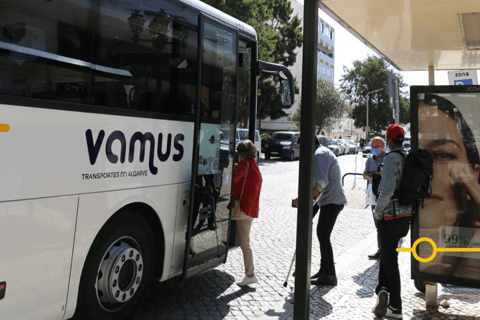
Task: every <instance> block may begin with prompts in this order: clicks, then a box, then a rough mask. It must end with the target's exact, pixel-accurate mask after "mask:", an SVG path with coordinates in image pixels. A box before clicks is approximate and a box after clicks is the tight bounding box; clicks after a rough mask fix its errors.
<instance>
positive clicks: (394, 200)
mask: <svg viewBox="0 0 480 320" xmlns="http://www.w3.org/2000/svg"><path fill="white" fill-rule="evenodd" d="M392 152H395V153H398V154H401V155H402V157H403V158H404V159H405V158H406V154H405V150H392V151H390V152H389V153H387V156H388V155H389V154H391V153H392ZM399 191H400V189H395V191H394V192H393V196H392V198H393V201H392V205H393V219H397V212H396V211H395V202H397V201H398V196H399V195H398V192H399Z"/></svg>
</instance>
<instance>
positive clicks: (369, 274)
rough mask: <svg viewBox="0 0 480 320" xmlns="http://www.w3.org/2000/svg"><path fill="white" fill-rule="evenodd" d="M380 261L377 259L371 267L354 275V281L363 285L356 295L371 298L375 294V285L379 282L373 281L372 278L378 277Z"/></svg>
mask: <svg viewBox="0 0 480 320" xmlns="http://www.w3.org/2000/svg"><path fill="white" fill-rule="evenodd" d="M379 263H380V262H379V261H376V262H375V264H374V265H372V266H371V267H370V268H368V269H366V270H365V271H363V272H362V273H359V274H357V275H355V276H353V277H352V278H353V281H354V282H355V283H356V284H358V285H359V286H362V287H361V288H360V289H358V290H357V292H356V295H357V296H358V297H360V298H370V297H372V296H373V295H374V294H375V287H376V284H377V282H376V281H372V279H375V280H376V279H377V278H378V267H379Z"/></svg>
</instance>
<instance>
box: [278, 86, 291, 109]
mask: <svg viewBox="0 0 480 320" xmlns="http://www.w3.org/2000/svg"><path fill="white" fill-rule="evenodd" d="M280 84H281V92H282V104H283V105H284V106H290V105H292V94H291V92H290V84H289V82H288V80H282V81H281V82H280Z"/></svg>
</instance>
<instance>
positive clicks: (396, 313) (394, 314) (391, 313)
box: [385, 306, 403, 319]
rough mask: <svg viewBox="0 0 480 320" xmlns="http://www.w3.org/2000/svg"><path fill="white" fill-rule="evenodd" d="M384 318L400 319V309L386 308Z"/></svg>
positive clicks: (401, 315)
mask: <svg viewBox="0 0 480 320" xmlns="http://www.w3.org/2000/svg"><path fill="white" fill-rule="evenodd" d="M385 317H388V318H395V319H402V317H403V314H402V310H401V309H394V308H393V307H392V306H388V308H387V313H385Z"/></svg>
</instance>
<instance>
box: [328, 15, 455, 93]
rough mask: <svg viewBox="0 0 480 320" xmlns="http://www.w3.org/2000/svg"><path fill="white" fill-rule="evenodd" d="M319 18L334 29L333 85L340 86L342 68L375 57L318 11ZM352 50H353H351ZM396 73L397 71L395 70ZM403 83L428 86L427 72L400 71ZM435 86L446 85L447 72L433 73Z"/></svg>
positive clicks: (363, 45)
mask: <svg viewBox="0 0 480 320" xmlns="http://www.w3.org/2000/svg"><path fill="white" fill-rule="evenodd" d="M320 17H321V18H322V19H323V20H325V21H326V22H327V23H328V24H329V25H331V26H332V27H333V28H334V29H335V74H334V82H335V85H336V86H338V85H340V78H341V76H342V75H343V66H346V67H347V68H352V67H353V61H354V60H363V59H365V58H367V56H368V55H374V56H377V54H376V53H374V52H373V51H372V50H371V49H369V48H368V47H367V46H366V45H365V44H363V43H362V42H361V41H359V40H358V39H357V38H355V37H354V36H353V35H352V34H351V33H349V32H348V31H346V30H345V29H344V28H343V27H342V26H340V25H339V24H338V23H337V22H336V21H334V20H333V19H332V18H330V16H328V15H327V14H326V13H324V12H322V11H320ZM352 48H354V50H352ZM397 71H398V70H397ZM400 73H401V74H402V76H403V79H404V81H405V82H406V83H407V84H408V85H411V86H414V85H419V86H428V71H402V72H400ZM435 85H448V73H447V71H435Z"/></svg>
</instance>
